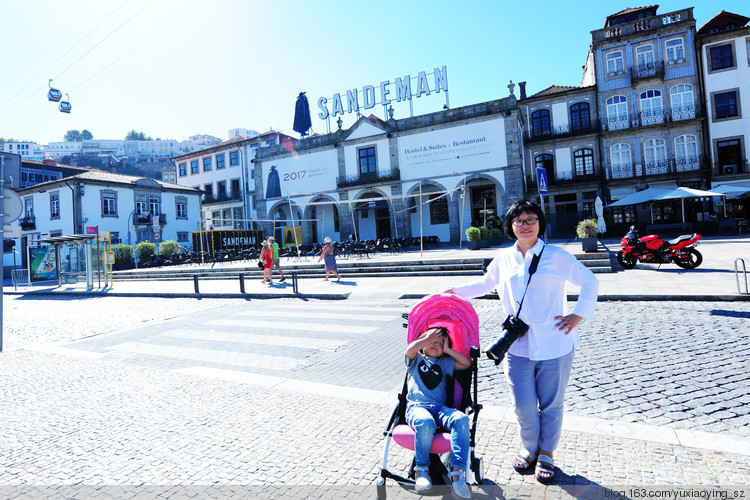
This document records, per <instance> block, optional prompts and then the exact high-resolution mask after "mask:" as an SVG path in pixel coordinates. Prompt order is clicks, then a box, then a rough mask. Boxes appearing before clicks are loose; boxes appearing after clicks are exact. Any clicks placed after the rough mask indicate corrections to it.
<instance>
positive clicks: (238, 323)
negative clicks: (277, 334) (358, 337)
mask: <svg viewBox="0 0 750 500" xmlns="http://www.w3.org/2000/svg"><path fill="white" fill-rule="evenodd" d="M301 316H304V315H301ZM293 317H296V318H300V316H293ZM203 324H204V325H214V326H231V327H234V328H257V329H260V330H270V329H284V330H304V331H309V332H329V333H370V332H374V331H375V330H377V329H378V328H379V327H378V326H358V325H335V324H332V323H318V322H315V321H305V322H302V321H289V320H288V319H287V318H285V317H280V318H279V317H277V320H276V322H269V321H268V320H263V321H254V320H251V319H248V320H244V319H214V320H211V321H204V322H203Z"/></svg>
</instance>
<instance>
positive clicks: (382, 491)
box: [375, 476, 387, 500]
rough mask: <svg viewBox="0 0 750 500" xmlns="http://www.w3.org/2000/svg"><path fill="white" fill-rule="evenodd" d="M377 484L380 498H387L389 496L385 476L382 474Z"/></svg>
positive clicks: (381, 499) (380, 499)
mask: <svg viewBox="0 0 750 500" xmlns="http://www.w3.org/2000/svg"><path fill="white" fill-rule="evenodd" d="M375 484H376V488H377V491H378V500H385V499H386V496H387V494H386V490H385V478H384V477H382V476H381V477H379V478H378V482H377V483H375Z"/></svg>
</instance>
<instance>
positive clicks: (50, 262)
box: [29, 247, 57, 281]
mask: <svg viewBox="0 0 750 500" xmlns="http://www.w3.org/2000/svg"><path fill="white" fill-rule="evenodd" d="M29 262H31V270H30V271H31V272H30V273H29V274H30V275H31V281H45V280H54V279H57V265H56V259H55V247H29Z"/></svg>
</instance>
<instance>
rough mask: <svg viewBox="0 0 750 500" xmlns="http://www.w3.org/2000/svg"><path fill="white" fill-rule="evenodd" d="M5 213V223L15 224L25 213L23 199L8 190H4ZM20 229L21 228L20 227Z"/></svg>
mask: <svg viewBox="0 0 750 500" xmlns="http://www.w3.org/2000/svg"><path fill="white" fill-rule="evenodd" d="M3 201H4V205H3V212H4V213H5V223H6V224H7V223H8V222H13V221H14V220H16V219H18V218H19V217H20V216H21V214H22V213H23V201H21V197H20V196H18V195H17V194H16V192H15V191H12V190H10V189H8V188H5V189H3ZM19 227H20V226H19Z"/></svg>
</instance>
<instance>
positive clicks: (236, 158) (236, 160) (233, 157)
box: [229, 151, 240, 167]
mask: <svg viewBox="0 0 750 500" xmlns="http://www.w3.org/2000/svg"><path fill="white" fill-rule="evenodd" d="M239 164H240V152H239V151H230V152H229V166H230V167H234V166H236V165H239Z"/></svg>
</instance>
